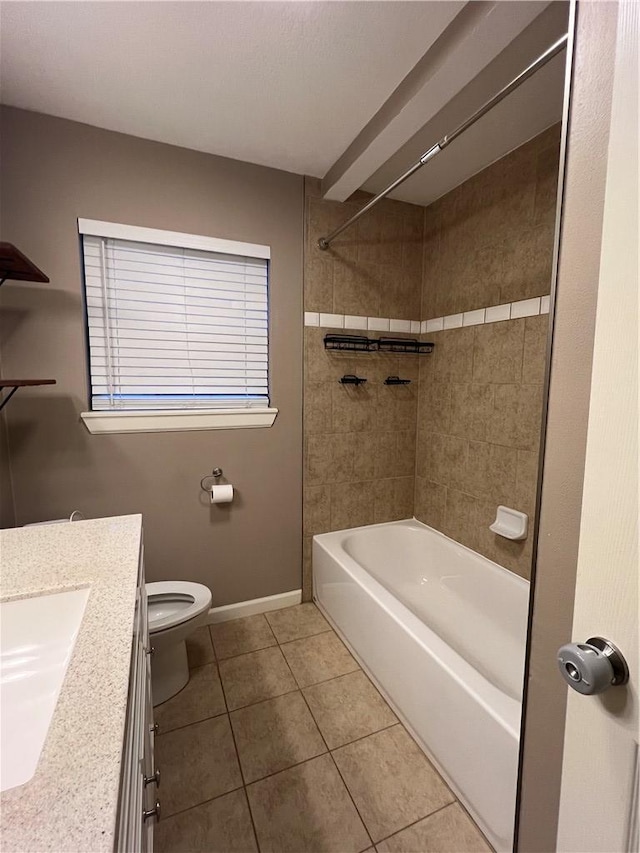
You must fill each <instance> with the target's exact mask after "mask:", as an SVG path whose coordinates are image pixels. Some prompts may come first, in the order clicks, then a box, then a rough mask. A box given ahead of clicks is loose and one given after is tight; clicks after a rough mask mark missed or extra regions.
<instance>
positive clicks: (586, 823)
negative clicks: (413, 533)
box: [557, 0, 640, 853]
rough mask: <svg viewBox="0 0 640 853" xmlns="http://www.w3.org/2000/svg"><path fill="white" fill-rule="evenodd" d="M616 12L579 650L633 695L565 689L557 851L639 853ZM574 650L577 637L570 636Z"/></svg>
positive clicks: (631, 75) (633, 324)
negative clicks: (597, 657)
mask: <svg viewBox="0 0 640 853" xmlns="http://www.w3.org/2000/svg"><path fill="white" fill-rule="evenodd" d="M639 43H640V4H639V3H637V2H634V0H628V1H627V2H622V3H620V6H619V14H618V34H617V46H616V60H615V73H614V88H613V104H612V116H611V134H610V139H609V150H608V165H607V184H606V194H605V208H604V221H603V241H602V256H601V261H600V280H599V286H598V305H597V315H596V329H595V346H594V361H593V376H592V386H591V401H590V413H589V428H588V439H587V454H586V460H585V480H584V493H583V506H582V520H581V530H580V547H579V556H578V574H577V586H576V596H575V614H574V622H573V634H572V638H571V639H572V641H573V642H579V643H581V642H584V641H585V640H587V639H588V638H589V637H593V636H602V637H605V638H607V639H609V640H611V641H612V642H613V643H615V645H616V646H618V647H619V649H620V650H621V651H622V652H623V654H624V656H625V657H626V660H627V662H628V664H629V669H630V679H629V683H628V685H627V686H625V687H612V688H610V689H609V690H607V691H606V692H604V693H602V694H599V695H597V696H582V695H580V694H579V693H576V692H574V691H573V690H569V694H570V695H569V697H568V706H567V717H566V733H565V746H564V755H563V765H562V789H561V796H560V820H559V826H558V842H557V849H558V851H561V853H565V851H580V853H586V851H589V853H591V851H602V853H627V851H634V853H635V851H637V850H638V683H639V681H638V240H639V238H638V234H639V221H638V205H639V194H638V97H639V92H638V76H639V68H638V44H639ZM567 640H569V638H567Z"/></svg>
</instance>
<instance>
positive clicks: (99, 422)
mask: <svg viewBox="0 0 640 853" xmlns="http://www.w3.org/2000/svg"><path fill="white" fill-rule="evenodd" d="M78 232H79V234H80V235H81V236H82V235H91V236H95V237H107V238H109V237H110V238H115V239H120V240H132V241H138V242H141V243H155V244H157V245H164V246H178V247H181V248H186V249H199V250H202V251H210V252H226V253H229V254H232V255H244V256H247V257H253V258H264V259H266V260H268V259H270V257H271V250H270V247H269V246H262V245H259V244H256V243H242V242H239V241H236V240H223V239H220V238H217V237H203V236H199V235H196V234H184V233H181V232H178V231H164V230H160V229H156V228H143V227H139V226H135V225H121V224H119V223H116V222H101V221H99V220H95V219H78ZM277 414H278V409H276V408H274V407H272V406H268V407H267V406H265V407H250V408H237V407H229V408H215V409H213V408H212V409H188V410H187V409H152V410H148V411H145V410H123V411H88V412H81V413H80V417H81V419H82V421H83V422H84V424H85V426H86V427H87V429H88V430H89V432H90V433H92V434H94V435H98V434H103V433H131V432H165V431H169V432H177V431H180V432H181V431H185V430H203V429H205V430H211V429H259V428H264V427H270V426H272V425H273V423H274V421H275V419H276V415H277Z"/></svg>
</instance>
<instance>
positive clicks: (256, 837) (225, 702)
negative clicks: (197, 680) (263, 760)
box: [211, 637, 260, 850]
mask: <svg viewBox="0 0 640 853" xmlns="http://www.w3.org/2000/svg"><path fill="white" fill-rule="evenodd" d="M211 641H212V643H213V637H212V638H211ZM218 676H219V677H220V687H221V688H222V698H223V699H224V704H225V707H226V709H227V718H228V720H229V729H230V731H231V739H232V740H233V748H234V750H235V753H236V761H237V762H238V769H239V771H240V778H241V779H242V790H243V791H244V796H245V800H246V802H247V808H248V809H249V819H250V821H251V828H252V829H253V837H254V839H255V842H256V847H257V849H258V850H260V843H259V841H258V833H257V830H256V825H255V822H254V820H253V812H252V811H251V803H250V802H249V794H248V793H247V783H246V780H245V778H244V770H243V769H242V761H241V760H240V752H239V750H238V744H237V742H236V733H235V732H234V730H233V723H232V722H231V713H230V711H229V703H228V702H227V694H226V692H225V689H224V684H223V683H222V676H221V675H220V668H219V667H218Z"/></svg>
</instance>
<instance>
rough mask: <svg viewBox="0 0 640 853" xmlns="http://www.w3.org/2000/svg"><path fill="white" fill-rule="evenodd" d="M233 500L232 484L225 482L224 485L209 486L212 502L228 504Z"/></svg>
mask: <svg viewBox="0 0 640 853" xmlns="http://www.w3.org/2000/svg"><path fill="white" fill-rule="evenodd" d="M232 500H233V486H232V485H231V484H230V483H226V484H225V485H224V486H211V503H212V504H229V503H231V501H232Z"/></svg>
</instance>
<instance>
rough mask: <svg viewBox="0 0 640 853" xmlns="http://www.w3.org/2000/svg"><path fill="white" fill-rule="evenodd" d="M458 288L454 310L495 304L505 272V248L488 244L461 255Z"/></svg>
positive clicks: (468, 309)
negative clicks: (468, 256) (461, 265)
mask: <svg viewBox="0 0 640 853" xmlns="http://www.w3.org/2000/svg"><path fill="white" fill-rule="evenodd" d="M462 261H463V262H464V266H463V268H462V269H461V271H460V273H459V275H460V281H459V284H458V289H459V290H460V297H459V300H458V302H457V305H456V310H457V311H473V310H474V309H475V308H486V307H487V306H488V305H497V304H498V303H499V302H500V300H501V282H502V281H503V279H504V276H505V251H504V248H503V246H501V245H496V244H490V245H488V246H481V247H480V248H479V249H476V251H475V253H474V254H473V255H472V256H471V257H470V258H469V260H467V255H466V254H465V255H463V256H462Z"/></svg>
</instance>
